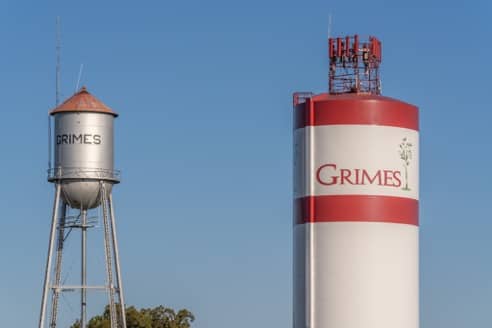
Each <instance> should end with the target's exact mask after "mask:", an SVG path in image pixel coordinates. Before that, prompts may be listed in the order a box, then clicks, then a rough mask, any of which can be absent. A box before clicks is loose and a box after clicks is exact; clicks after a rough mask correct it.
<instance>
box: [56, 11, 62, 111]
mask: <svg viewBox="0 0 492 328" xmlns="http://www.w3.org/2000/svg"><path fill="white" fill-rule="evenodd" d="M60 25H61V24H60V16H57V17H56V106H58V105H59V104H60V73H61V63H60V62H61V26H60Z"/></svg>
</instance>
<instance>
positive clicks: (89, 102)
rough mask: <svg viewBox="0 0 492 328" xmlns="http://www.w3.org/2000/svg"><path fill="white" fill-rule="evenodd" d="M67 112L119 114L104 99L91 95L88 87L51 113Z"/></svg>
mask: <svg viewBox="0 0 492 328" xmlns="http://www.w3.org/2000/svg"><path fill="white" fill-rule="evenodd" d="M66 112H91V113H106V114H111V115H114V116H118V114H117V113H116V112H114V111H113V110H112V109H111V108H109V107H108V106H106V105H105V104H104V103H103V102H102V101H100V100H99V99H97V98H96V97H94V96H93V95H91V94H90V93H89V91H87V88H86V87H82V89H80V91H79V92H77V93H76V94H74V95H73V96H72V97H70V98H68V99H67V100H65V101H64V102H63V103H62V104H61V105H59V106H58V107H56V108H55V109H53V110H52V111H51V112H50V114H51V115H54V114H56V113H66Z"/></svg>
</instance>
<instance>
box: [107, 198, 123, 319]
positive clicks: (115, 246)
mask: <svg viewBox="0 0 492 328" xmlns="http://www.w3.org/2000/svg"><path fill="white" fill-rule="evenodd" d="M109 213H110V215H111V217H110V220H111V232H112V237H113V255H114V260H115V269H116V284H117V285H118V289H117V291H118V296H119V301H120V314H121V318H120V322H121V324H122V325H121V327H122V328H126V310H125V297H124V293H123V282H122V280H121V267H120V255H119V250H118V238H117V236H116V219H115V216H114V206H113V195H112V194H111V193H110V194H109Z"/></svg>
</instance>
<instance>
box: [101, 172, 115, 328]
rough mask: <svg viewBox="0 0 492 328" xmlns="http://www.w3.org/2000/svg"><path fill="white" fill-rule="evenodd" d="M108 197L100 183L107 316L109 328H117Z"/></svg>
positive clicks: (102, 183)
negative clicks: (108, 317)
mask: <svg viewBox="0 0 492 328" xmlns="http://www.w3.org/2000/svg"><path fill="white" fill-rule="evenodd" d="M107 201H108V196H107V191H106V184H105V183H104V182H101V204H102V212H103V223H104V250H105V258H106V276H107V280H108V290H109V315H110V319H111V328H117V322H116V320H117V319H116V318H117V316H116V304H115V301H114V283H113V260H112V258H111V236H110V233H109V230H110V229H109V220H108V203H107Z"/></svg>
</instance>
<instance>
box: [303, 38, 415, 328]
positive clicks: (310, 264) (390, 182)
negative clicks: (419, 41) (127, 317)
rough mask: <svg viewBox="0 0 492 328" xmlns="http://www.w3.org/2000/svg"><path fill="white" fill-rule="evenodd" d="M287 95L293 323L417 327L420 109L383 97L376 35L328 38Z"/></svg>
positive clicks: (308, 327) (311, 327) (319, 327)
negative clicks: (324, 56) (321, 79)
mask: <svg viewBox="0 0 492 328" xmlns="http://www.w3.org/2000/svg"><path fill="white" fill-rule="evenodd" d="M328 46H329V54H328V57H329V63H330V68H329V69H330V71H329V91H328V92H327V93H321V94H317V95H314V94H312V93H296V94H294V229H293V230H294V300H293V305H294V306H293V307H294V309H293V312H294V313H293V314H294V316H293V321H294V324H293V327H294V328H362V327H363V328H418V327H419V216H418V214H419V149H418V147H419V118H418V117H419V115H418V108H417V107H416V106H413V105H411V104H408V103H406V102H403V101H400V100H396V99H393V98H388V97H383V96H381V83H380V79H379V67H380V64H381V59H382V56H381V54H382V52H381V50H382V48H381V42H379V40H378V39H377V38H375V37H369V38H364V39H362V38H359V37H358V36H357V35H355V36H350V37H348V36H347V37H339V38H332V39H329V43H328Z"/></svg>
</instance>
